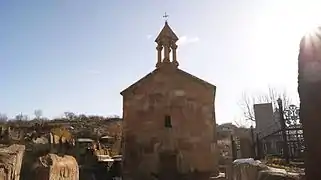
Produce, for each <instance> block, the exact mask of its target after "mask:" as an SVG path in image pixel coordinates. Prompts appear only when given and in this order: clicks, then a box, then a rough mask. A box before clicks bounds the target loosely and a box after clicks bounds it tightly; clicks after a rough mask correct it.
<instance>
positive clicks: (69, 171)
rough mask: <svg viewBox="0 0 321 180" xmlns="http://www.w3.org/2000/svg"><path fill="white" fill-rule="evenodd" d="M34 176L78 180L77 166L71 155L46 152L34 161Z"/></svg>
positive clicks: (45, 178) (44, 178) (40, 179)
mask: <svg viewBox="0 0 321 180" xmlns="http://www.w3.org/2000/svg"><path fill="white" fill-rule="evenodd" d="M35 171H36V174H37V177H35V178H36V179H38V180H78V179H79V168H78V164H77V161H76V159H75V158H74V157H72V156H67V155H65V156H58V155H56V154H47V155H45V156H42V157H40V158H39V159H38V162H36V169H35Z"/></svg>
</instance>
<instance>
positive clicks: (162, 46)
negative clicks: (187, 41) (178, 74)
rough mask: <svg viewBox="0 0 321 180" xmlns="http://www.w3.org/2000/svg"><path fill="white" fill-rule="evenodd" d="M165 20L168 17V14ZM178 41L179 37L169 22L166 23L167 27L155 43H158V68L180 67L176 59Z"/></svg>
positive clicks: (165, 26)
mask: <svg viewBox="0 0 321 180" xmlns="http://www.w3.org/2000/svg"><path fill="white" fill-rule="evenodd" d="M164 17H165V18H166V17H168V16H167V15H166V14H165V16H164ZM177 41H178V37H177V36H176V34H175V33H174V31H173V30H172V29H171V28H170V27H169V25H168V23H167V20H166V21H165V25H164V27H163V29H162V30H161V32H160V33H159V35H158V36H157V38H156V40H155V42H156V43H157V47H156V50H157V63H156V68H160V67H162V66H163V65H172V66H174V67H175V68H177V67H178V65H179V64H178V61H177V59H176V50H177V45H176V42H177ZM171 52H172V57H170V53H171Z"/></svg>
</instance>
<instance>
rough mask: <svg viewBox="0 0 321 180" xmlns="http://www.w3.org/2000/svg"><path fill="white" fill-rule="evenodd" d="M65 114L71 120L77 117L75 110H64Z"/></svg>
mask: <svg viewBox="0 0 321 180" xmlns="http://www.w3.org/2000/svg"><path fill="white" fill-rule="evenodd" d="M64 114H65V117H66V118H67V119H69V120H73V119H74V118H75V117H76V115H75V113H73V112H64Z"/></svg>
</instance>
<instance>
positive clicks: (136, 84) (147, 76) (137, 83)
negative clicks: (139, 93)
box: [120, 69, 216, 96]
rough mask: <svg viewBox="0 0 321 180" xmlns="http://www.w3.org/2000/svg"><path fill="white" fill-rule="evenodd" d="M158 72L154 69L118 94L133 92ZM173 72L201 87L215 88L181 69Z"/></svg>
mask: <svg viewBox="0 0 321 180" xmlns="http://www.w3.org/2000/svg"><path fill="white" fill-rule="evenodd" d="M159 71H160V69H155V70H154V71H152V72H150V73H148V74H147V75H146V76H144V77H142V78H141V79H139V80H138V81H136V82H135V83H134V84H132V85H130V86H129V87H128V88H126V89H125V90H123V91H122V92H121V93H120V94H121V95H123V96H124V94H125V93H127V92H130V91H132V90H134V89H135V88H137V87H138V86H139V85H140V84H143V83H145V82H146V81H147V80H148V79H149V78H151V77H152V76H154V75H155V74H156V73H158V72H159ZM175 72H177V73H180V74H181V75H183V76H185V77H187V78H189V79H191V80H192V81H195V82H197V83H200V84H202V85H204V86H205V87H209V88H214V89H216V86H215V85H213V84H211V83H209V82H207V81H204V80H202V79H200V78H198V77H196V76H194V75H192V74H190V73H187V72H186V71H183V70H181V69H175Z"/></svg>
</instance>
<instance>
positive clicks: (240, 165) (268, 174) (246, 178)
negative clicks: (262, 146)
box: [229, 158, 304, 180]
mask: <svg viewBox="0 0 321 180" xmlns="http://www.w3.org/2000/svg"><path fill="white" fill-rule="evenodd" d="M229 179H230V180H303V179H304V176H303V173H300V172H294V171H292V172H291V171H289V170H288V171H287V170H285V169H279V168H273V167H269V166H267V165H265V164H264V163H261V162H260V161H254V159H252V158H248V159H238V160H235V161H234V162H233V165H232V176H231V178H229Z"/></svg>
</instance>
